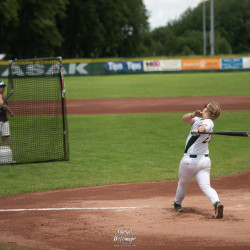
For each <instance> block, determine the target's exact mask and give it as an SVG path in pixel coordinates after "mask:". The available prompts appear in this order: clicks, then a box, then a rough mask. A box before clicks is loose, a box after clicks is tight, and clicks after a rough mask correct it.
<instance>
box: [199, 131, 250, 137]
mask: <svg viewBox="0 0 250 250" xmlns="http://www.w3.org/2000/svg"><path fill="white" fill-rule="evenodd" d="M199 134H208V135H228V136H241V137H248V136H250V133H248V132H199Z"/></svg>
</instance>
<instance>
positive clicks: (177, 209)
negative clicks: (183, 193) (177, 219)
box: [173, 202, 183, 212]
mask: <svg viewBox="0 0 250 250" xmlns="http://www.w3.org/2000/svg"><path fill="white" fill-rule="evenodd" d="M173 206H174V209H175V211H177V212H182V211H183V208H182V206H181V205H179V204H176V203H175V202H174V205H173Z"/></svg>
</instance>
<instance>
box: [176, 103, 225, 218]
mask: <svg viewBox="0 0 250 250" xmlns="http://www.w3.org/2000/svg"><path fill="white" fill-rule="evenodd" d="M220 112H221V108H220V105H219V104H218V103H216V102H211V103H209V104H207V105H205V107H204V108H203V111H202V112H201V111H200V110H196V111H195V112H193V113H187V114H185V115H184V116H183V120H184V122H187V123H189V124H191V125H192V127H191V130H190V133H189V135H188V137H187V140H186V147H185V152H184V156H183V158H182V160H181V162H180V166H179V182H178V186H177V190H176V197H175V201H174V208H175V210H176V211H178V212H181V211H183V208H182V201H183V200H184V197H185V195H186V190H187V187H188V184H189V183H190V181H191V180H192V179H193V177H196V180H197V182H198V184H199V186H200V189H201V190H202V191H203V192H204V194H205V195H206V196H207V197H208V198H209V199H210V200H211V202H212V203H213V205H214V208H215V216H214V218H215V219H220V218H223V204H222V203H221V202H220V200H219V197H218V194H217V192H216V191H215V190H214V189H213V188H212V187H211V186H210V168H211V161H210V158H209V150H208V144H209V142H210V139H211V135H207V134H201V135H200V134H199V132H212V131H213V128H214V120H216V119H217V118H218V117H219V116H220Z"/></svg>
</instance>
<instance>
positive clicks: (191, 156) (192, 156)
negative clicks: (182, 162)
mask: <svg viewBox="0 0 250 250" xmlns="http://www.w3.org/2000/svg"><path fill="white" fill-rule="evenodd" d="M204 156H205V157H208V156H209V155H208V154H205V155H204ZM189 157H190V158H197V157H198V155H189Z"/></svg>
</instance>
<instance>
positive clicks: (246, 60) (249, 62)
mask: <svg viewBox="0 0 250 250" xmlns="http://www.w3.org/2000/svg"><path fill="white" fill-rule="evenodd" d="M243 69H250V57H243Z"/></svg>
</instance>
